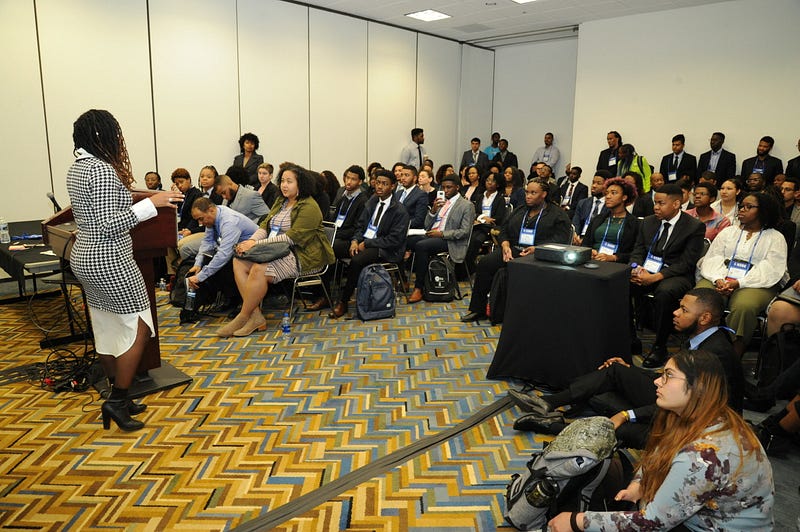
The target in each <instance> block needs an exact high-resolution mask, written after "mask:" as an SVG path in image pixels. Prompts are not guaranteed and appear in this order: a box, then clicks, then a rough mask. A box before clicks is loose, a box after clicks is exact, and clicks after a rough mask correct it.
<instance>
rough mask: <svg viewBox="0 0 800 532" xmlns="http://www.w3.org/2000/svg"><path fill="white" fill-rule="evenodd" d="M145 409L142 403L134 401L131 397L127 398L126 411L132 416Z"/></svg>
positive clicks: (145, 406)
mask: <svg viewBox="0 0 800 532" xmlns="http://www.w3.org/2000/svg"><path fill="white" fill-rule="evenodd" d="M145 410H147V405H146V404H144V403H134V402H133V399H128V413H129V414H130V415H132V416H138V415H139V414H141V413H142V412H144V411H145Z"/></svg>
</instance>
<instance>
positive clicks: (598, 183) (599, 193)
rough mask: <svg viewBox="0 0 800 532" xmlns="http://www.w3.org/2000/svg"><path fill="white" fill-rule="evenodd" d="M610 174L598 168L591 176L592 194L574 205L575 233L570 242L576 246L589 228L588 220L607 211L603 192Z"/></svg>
mask: <svg viewBox="0 0 800 532" xmlns="http://www.w3.org/2000/svg"><path fill="white" fill-rule="evenodd" d="M610 178H611V174H610V173H608V170H598V171H596V172H595V173H594V177H593V178H592V189H591V192H592V195H591V196H589V197H586V198H583V199H582V200H581V201H579V202H578V203H577V204H576V206H575V213H574V214H573V215H572V226H573V227H574V228H575V235H573V237H572V243H573V244H575V245H576V246H579V245H580V244H581V240H582V239H583V235H584V234H586V230H587V229H588V228H589V222H591V221H592V218H594V217H595V216H597V215H598V214H602V213H605V212H608V208H607V207H606V202H605V200H604V199H603V194H604V193H605V182H606V179H610Z"/></svg>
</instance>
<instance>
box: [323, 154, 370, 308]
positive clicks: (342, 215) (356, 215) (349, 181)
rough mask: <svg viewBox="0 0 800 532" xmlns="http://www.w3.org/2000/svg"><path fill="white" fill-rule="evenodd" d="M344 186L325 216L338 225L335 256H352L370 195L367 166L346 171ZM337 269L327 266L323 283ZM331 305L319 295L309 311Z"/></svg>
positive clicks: (334, 245) (330, 278) (328, 282)
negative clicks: (354, 242)
mask: <svg viewBox="0 0 800 532" xmlns="http://www.w3.org/2000/svg"><path fill="white" fill-rule="evenodd" d="M343 178H344V179H343V180H344V185H343V186H342V187H340V188H339V191H338V192H337V193H336V198H334V200H333V204H332V205H331V208H330V209H329V211H328V215H327V216H326V217H325V219H326V220H327V221H329V222H333V223H335V224H336V238H335V239H334V240H333V252H334V254H335V255H336V259H337V260H339V259H349V258H350V242H351V241H352V240H353V234H354V233H355V231H356V226H357V225H358V221H359V220H360V219H361V214H362V213H363V212H364V205H365V204H366V203H367V200H368V199H369V196H368V195H367V193H366V192H364V191H363V189H362V185H363V184H364V169H363V168H361V167H360V166H358V165H355V164H354V165H353V166H351V167H350V168H348V169H347V170H345V171H344V176H343ZM333 273H334V268H328V270H327V271H326V272H325V275H324V276H323V282H324V283H325V285H326V286H328V287H330V284H331V280H332V279H333ZM327 307H328V299H327V298H326V297H324V296H320V297H319V298H318V299H317V300H316V301H314V302H313V303H312V304H310V305H309V306H308V310H320V309H323V308H327Z"/></svg>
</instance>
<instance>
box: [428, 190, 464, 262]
mask: <svg viewBox="0 0 800 532" xmlns="http://www.w3.org/2000/svg"><path fill="white" fill-rule="evenodd" d="M453 197H454V198H455V199H456V202H455V203H453V204H452V205H451V206H450V212H449V213H448V214H447V220H445V222H444V230H443V231H442V234H443V238H444V239H445V240H447V252H448V253H450V258H451V259H453V262H464V259H465V258H466V257H467V247H469V237H470V234H471V233H472V224H473V223H474V222H475V206H474V205H473V204H472V202H471V201H469V200H468V199H466V198H464V196H462V195H461V194H456V195H455V196H453ZM435 222H436V215H435V214H432V213H431V212H430V211H428V214H427V216H425V229H426V230H427V231H430V229H431V227H433V224H434V223H435Z"/></svg>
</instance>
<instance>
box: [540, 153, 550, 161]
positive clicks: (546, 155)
mask: <svg viewBox="0 0 800 532" xmlns="http://www.w3.org/2000/svg"><path fill="white" fill-rule="evenodd" d="M542 160H543V161H544V162H547V161H549V160H550V154H549V153H545V154H544V155H543V156H542Z"/></svg>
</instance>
